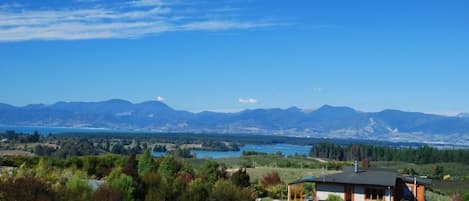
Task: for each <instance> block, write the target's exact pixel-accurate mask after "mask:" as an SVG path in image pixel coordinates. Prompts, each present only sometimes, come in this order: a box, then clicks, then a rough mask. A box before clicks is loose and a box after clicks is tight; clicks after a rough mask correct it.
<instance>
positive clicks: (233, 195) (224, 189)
mask: <svg viewBox="0 0 469 201" xmlns="http://www.w3.org/2000/svg"><path fill="white" fill-rule="evenodd" d="M254 199H255V193H253V192H251V191H250V189H249V188H240V187H238V186H236V185H234V184H233V183H231V182H230V181H227V180H219V181H217V183H215V185H214V186H213V188H212V193H211V194H210V197H209V200H210V201H219V200H223V201H248V200H254Z"/></svg>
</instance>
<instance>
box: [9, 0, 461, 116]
mask: <svg viewBox="0 0 469 201" xmlns="http://www.w3.org/2000/svg"><path fill="white" fill-rule="evenodd" d="M468 7H469V3H467V1H450V2H448V1H436V0H435V1H428V0H426V1H404V0H403V1H316V0H312V1H310V0H308V1H306V0H305V1H267V0H220V1H183V0H128V1H111V0H69V1H63V0H61V1H59V0H54V1H52V0H44V1H34V0H30V1H10V0H6V1H1V2H0V75H1V79H0V92H1V93H0V102H4V103H8V104H12V105H26V104H29V103H46V104H50V103H54V102H56V101H62V100H63V101H100V100H106V99H111V98H121V99H127V100H130V101H132V102H142V101H146V100H156V99H157V97H160V100H162V101H164V102H166V103H167V104H168V105H170V106H172V107H174V108H177V109H184V110H190V111H201V110H213V111H238V110H242V109H246V108H272V107H280V108H287V107H290V106H298V107H301V108H317V107H319V106H321V105H323V104H331V105H346V106H351V107H354V108H356V109H359V110H362V111H379V110H382V109H386V108H394V109H401V110H405V111H421V112H429V113H440V114H456V113H459V112H469V104H468V103H469V23H468V19H469V12H467V8H468Z"/></svg>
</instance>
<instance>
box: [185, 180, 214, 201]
mask: <svg viewBox="0 0 469 201" xmlns="http://www.w3.org/2000/svg"><path fill="white" fill-rule="evenodd" d="M208 196H209V187H208V185H207V183H205V182H203V181H202V179H200V178H198V179H195V180H192V181H191V182H190V183H189V185H188V188H187V191H185V192H184V193H183V195H182V196H181V200H187V201H205V200H207V198H208Z"/></svg>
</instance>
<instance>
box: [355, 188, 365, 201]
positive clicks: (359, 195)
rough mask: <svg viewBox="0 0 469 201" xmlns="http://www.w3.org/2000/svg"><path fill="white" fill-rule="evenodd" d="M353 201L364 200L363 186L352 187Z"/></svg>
mask: <svg viewBox="0 0 469 201" xmlns="http://www.w3.org/2000/svg"><path fill="white" fill-rule="evenodd" d="M353 194H354V198H353V199H354V201H363V200H365V187H364V186H354V187H353Z"/></svg>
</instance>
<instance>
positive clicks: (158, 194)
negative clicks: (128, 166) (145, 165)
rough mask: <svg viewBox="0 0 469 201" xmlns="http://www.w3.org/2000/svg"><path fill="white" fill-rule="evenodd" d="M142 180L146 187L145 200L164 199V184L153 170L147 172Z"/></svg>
mask: <svg viewBox="0 0 469 201" xmlns="http://www.w3.org/2000/svg"><path fill="white" fill-rule="evenodd" d="M143 181H144V182H145V185H146V187H147V189H146V191H147V193H146V195H145V200H147V201H153V200H165V190H166V189H165V187H166V184H165V183H164V181H163V180H162V179H161V177H160V175H158V174H156V173H155V172H147V173H146V174H145V175H144V177H143Z"/></svg>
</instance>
